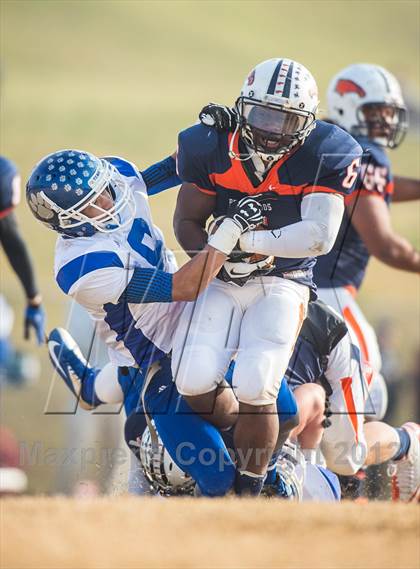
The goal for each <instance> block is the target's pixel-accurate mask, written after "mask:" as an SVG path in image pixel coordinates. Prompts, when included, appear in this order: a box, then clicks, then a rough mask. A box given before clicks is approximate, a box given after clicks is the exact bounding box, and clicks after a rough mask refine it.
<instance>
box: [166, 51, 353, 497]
mask: <svg viewBox="0 0 420 569" xmlns="http://www.w3.org/2000/svg"><path fill="white" fill-rule="evenodd" d="M317 107H318V92H317V86H316V83H315V80H314V78H313V77H312V75H311V74H310V72H309V71H308V70H307V69H306V68H305V67H304V66H303V65H301V64H300V63H297V62H295V61H292V60H290V59H286V58H283V59H280V58H279V59H271V60H268V61H264V62H263V63H261V64H259V65H257V66H256V67H255V68H254V69H253V70H252V71H251V73H250V74H249V75H248V77H247V79H246V80H245V83H244V85H243V88H242V92H241V96H240V97H239V98H238V100H237V102H236V109H237V113H238V117H239V121H238V124H237V125H236V128H235V131H234V132H233V133H229V132H222V133H220V132H217V130H215V129H212V128H207V127H206V126H204V125H202V124H200V125H195V126H193V127H191V128H189V129H187V130H185V131H183V132H181V133H180V135H179V141H178V156H177V160H178V173H179V176H180V178H181V180H182V181H183V182H184V183H183V185H182V187H181V190H180V193H179V196H178V202H177V208H176V212H175V217H174V229H175V233H176V236H177V238H178V241H179V242H180V244H181V245H182V246H183V248H184V249H185V250H186V251H187V252H189V254H190V255H191V256H193V255H194V254H195V253H196V252H197V251H199V250H201V249H202V248H203V247H204V246H205V244H206V242H207V233H206V230H205V226H206V222H207V220H208V219H209V218H210V216H213V217H219V216H221V217H223V216H224V215H226V214H228V212H229V210H230V208H231V207H232V206H233V205H234V204H235V203H236V202H237V201H238V200H239V199H241V198H242V197H243V196H244V195H249V196H258V199H259V201H260V203H262V204H263V208H264V213H265V220H264V224H262V225H261V226H260V227H258V228H257V229H258V230H257V231H251V232H249V235H247V237H245V238H241V239H240V240H239V245H240V251H241V252H240V253H239V255H238V254H237V253H236V254H235V255H234V256H233V257H231V258H230V260H229V261H228V262H227V263H226V264H225V265H224V268H223V270H222V271H221V273H220V275H219V277H220V278H219V280H217V281H214V282H213V283H212V284H211V285H210V287H209V289H208V290H207V292H206V294H205V295H202V296H201V297H200V298H199V299H198V302H197V304H196V306H195V308H193V307H191V308H187V310H185V311H184V313H183V316H182V318H181V320H180V325H179V327H178V330H177V333H176V335H175V338H174V352H173V353H174V356H173V372H174V377H175V378H176V382H177V386H178V389H179V391H180V392H181V393H182V394H183V395H184V396H185V397H186V398H187V400H188V402H189V403H190V405H191V407H192V408H193V409H195V410H196V411H198V412H207V411H208V410H209V409H214V416H215V417H216V420H217V417H218V406H219V405H221V404H222V400H223V397H224V394H226V397H227V396H229V392H228V391H227V390H225V391H224V393H222V396H220V391H219V390H218V389H217V388H218V387H219V386H220V385H221V384H222V383H223V377H224V373H225V371H226V368H227V366H228V364H229V361H230V359H231V357H232V355H233V354H234V353H235V352H237V359H236V366H235V371H234V376H233V386H234V389H235V391H236V395H237V397H238V399H239V402H240V416H239V419H238V422H237V424H236V429H235V447H236V449H237V450H238V455H239V457H240V463H242V464H240V471H239V475H238V477H237V481H236V491H237V493H238V494H242V493H245V492H246V493H251V494H258V493H259V491H260V489H261V486H262V482H263V479H264V476H265V473H266V469H267V465H268V462H269V460H270V456H271V454H272V452H273V450H274V449H275V447H276V442H277V436H278V419H277V415H276V413H275V405H274V403H275V400H276V397H277V392H278V390H279V387H280V383H281V378H282V377H283V375H284V372H285V369H286V367H287V364H288V360H289V357H290V353H291V352H292V350H293V345H294V342H295V340H296V337H297V335H298V333H299V329H300V326H301V324H302V321H303V319H304V317H305V314H306V307H307V303H308V301H309V298H310V297H311V296H313V295H314V290H315V287H314V283H313V280H312V268H313V266H314V264H315V257H316V256H318V255H321V254H326V253H327V252H328V251H329V250H330V249H331V248H332V246H333V244H334V242H335V239H336V236H337V232H338V229H339V226H340V223H341V219H342V216H343V211H344V197H345V196H346V195H349V194H351V192H352V190H353V187H354V185H355V182H356V179H357V176H358V173H359V165H360V159H361V153H362V151H361V148H360V146H359V145H358V144H357V143H356V141H355V140H354V139H353V138H352V137H351V136H350V135H349V134H347V133H345V132H344V131H343V130H342V129H340V128H338V127H336V126H334V125H331V124H327V123H325V122H321V121H317V120H316V116H315V115H316V111H317ZM255 255H258V256H259V258H261V257H263V258H264V256H266V257H273V261H272V263H269V262H268V260H267V266H266V267H264V268H263V269H261V263H260V262H257V263H252V262H251V263H249V262H248V263H247V262H246V261H247V260H249V259H248V257H249V256H251V261H252V259H253V258H254V259H255ZM238 257H239V259H240V261H241V262H239V263H235V262H232V261H236V260H238ZM244 257H245V262H243V261H244ZM270 260H271V259H270ZM235 285H236V286H235ZM273 315H275V317H273ZM197 369H200V374H199V376H197V374H196V370H197ZM221 408H222V405H221ZM221 415H222V413H221V414H220V420H221V422H222V421H223V418H222V417H221ZM262 451H263V452H262ZM245 457H246V458H245Z"/></svg>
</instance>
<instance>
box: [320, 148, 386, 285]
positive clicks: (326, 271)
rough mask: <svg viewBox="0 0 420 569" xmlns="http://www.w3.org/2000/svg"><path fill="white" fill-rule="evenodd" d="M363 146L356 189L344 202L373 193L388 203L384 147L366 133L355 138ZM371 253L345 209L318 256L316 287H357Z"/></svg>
mask: <svg viewBox="0 0 420 569" xmlns="http://www.w3.org/2000/svg"><path fill="white" fill-rule="evenodd" d="M357 140H358V142H359V144H360V145H361V147H362V148H363V157H362V168H361V174H360V178H359V182H358V184H357V188H356V190H355V191H354V192H353V193H352V194H351V196H348V197H347V198H346V200H345V201H346V204H347V205H351V204H354V207H356V208H359V207H363V196H366V195H374V196H376V197H377V198H378V199H381V200H384V201H385V203H386V204H387V205H388V206H389V205H390V203H391V199H392V194H393V191H394V182H393V178H392V172H391V165H390V161H389V157H388V155H387V153H386V151H385V150H384V149H383V148H382V147H380V146H378V145H377V144H375V143H373V142H372V141H370V140H369V139H367V138H365V137H360V138H358V139H357ZM369 258H370V253H369V251H368V250H367V248H366V246H365V244H364V242H363V240H362V238H361V237H360V235H359V234H358V232H357V231H356V229H355V228H354V227H353V225H352V224H351V220H350V219H349V215H348V213H347V212H346V213H345V214H344V217H343V221H342V223H341V227H340V231H339V233H338V237H337V240H336V242H335V245H334V247H333V249H332V250H331V251H330V253H328V255H324V256H322V257H319V260H318V263H317V265H316V267H315V269H314V280H315V283H316V284H317V286H318V287H319V288H333V287H343V286H345V287H351V288H352V289H356V290H357V289H358V288H359V287H360V286H361V284H362V282H363V279H364V276H365V273H366V267H367V264H368V262H369Z"/></svg>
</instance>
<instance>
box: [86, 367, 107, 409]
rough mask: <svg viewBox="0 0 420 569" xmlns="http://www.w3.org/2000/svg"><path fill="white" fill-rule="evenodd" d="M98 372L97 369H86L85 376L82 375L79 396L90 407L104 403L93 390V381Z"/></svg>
mask: <svg viewBox="0 0 420 569" xmlns="http://www.w3.org/2000/svg"><path fill="white" fill-rule="evenodd" d="M98 372H99V370H98V369H90V370H87V374H86V377H84V378H83V380H82V389H81V392H80V396H81V398H82V399H83V401H86V403H88V404H89V405H92V407H98V405H102V404H103V403H104V402H103V401H102V400H101V399H99V397H98V396H97V395H96V391H95V381H96V377H97V375H98Z"/></svg>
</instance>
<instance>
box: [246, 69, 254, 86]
mask: <svg viewBox="0 0 420 569" xmlns="http://www.w3.org/2000/svg"><path fill="white" fill-rule="evenodd" d="M254 81H255V69H253V70H252V71H251V73H250V74H249V75H248V80H247V84H248V87H249V86H250V85H252V84H253V83H254Z"/></svg>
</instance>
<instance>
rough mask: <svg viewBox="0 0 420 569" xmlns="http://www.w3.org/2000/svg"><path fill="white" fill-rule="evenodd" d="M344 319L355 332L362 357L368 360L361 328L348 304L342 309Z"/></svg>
mask: <svg viewBox="0 0 420 569" xmlns="http://www.w3.org/2000/svg"><path fill="white" fill-rule="evenodd" d="M343 316H344V320H345V321H346V322H347V324H348V325H349V326H351V327H352V329H353V331H354V333H355V334H356V337H357V340H358V342H359V346H360V350H361V352H362V356H363V359H364V360H365V361H366V362H368V361H369V351H368V347H367V343H366V340H365V337H364V336H363V332H362V329H361V328H360V326H359V324H358V322H357V320H356V318H355V316H354V314H353V312H352V311H351V310H350V308H349V307H348V306H346V307H345V309H344V310H343Z"/></svg>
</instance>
